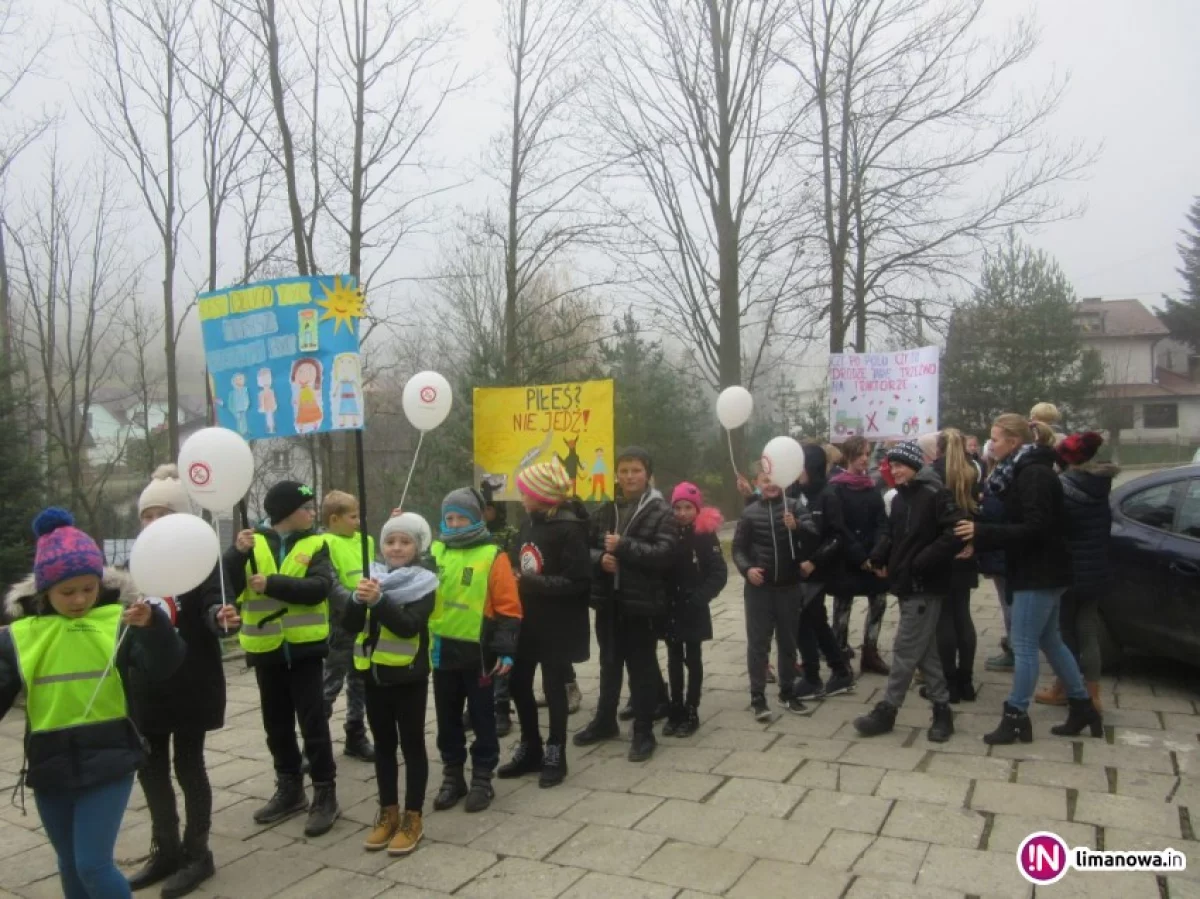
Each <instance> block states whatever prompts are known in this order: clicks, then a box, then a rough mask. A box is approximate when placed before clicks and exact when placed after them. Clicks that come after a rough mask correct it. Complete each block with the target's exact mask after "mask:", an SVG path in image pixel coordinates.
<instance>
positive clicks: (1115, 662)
mask: <svg viewBox="0 0 1200 899" xmlns="http://www.w3.org/2000/svg"><path fill="white" fill-rule="evenodd" d="M1096 639H1097V640H1098V641H1099V643H1100V670H1101V671H1114V670H1116V669H1117V668H1120V667H1121V659H1122V657H1123V656H1124V655H1125V650H1124V649H1123V648H1122V647H1121V644H1120V643H1118V642H1117V641H1116V640H1115V639H1114V638H1113V635H1112V629H1111V628H1110V627H1109V626H1108V622H1106V621H1105V620H1104V613H1103V612H1101V613H1100V614H1099V615H1097V616H1096Z"/></svg>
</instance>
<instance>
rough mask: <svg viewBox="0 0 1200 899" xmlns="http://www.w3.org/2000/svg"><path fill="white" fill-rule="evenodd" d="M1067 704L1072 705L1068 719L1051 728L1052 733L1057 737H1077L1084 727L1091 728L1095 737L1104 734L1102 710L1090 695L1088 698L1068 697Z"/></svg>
mask: <svg viewBox="0 0 1200 899" xmlns="http://www.w3.org/2000/svg"><path fill="white" fill-rule="evenodd" d="M1067 705H1068V706H1069V707H1070V708H1069V711H1068V712H1067V720H1066V721H1065V722H1063V723H1062V724H1056V725H1054V727H1052V728H1050V733H1052V734H1054V735H1055V736H1056V737H1077V736H1079V735H1080V734H1081V733H1083V730H1084V728H1089V732H1090V733H1091V735H1092V736H1093V737H1102V736H1104V719H1103V718H1101V717H1100V712H1099V711H1098V710H1097V709H1096V705H1095V703H1093V702H1092V700H1091V698H1090V697H1089V698H1088V699H1070V698H1068V699H1067Z"/></svg>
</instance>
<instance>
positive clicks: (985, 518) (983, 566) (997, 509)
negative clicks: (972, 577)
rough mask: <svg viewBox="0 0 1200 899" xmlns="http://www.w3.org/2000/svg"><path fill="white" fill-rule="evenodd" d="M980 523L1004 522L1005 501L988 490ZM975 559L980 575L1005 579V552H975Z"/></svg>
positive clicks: (980, 514)
mask: <svg viewBox="0 0 1200 899" xmlns="http://www.w3.org/2000/svg"><path fill="white" fill-rule="evenodd" d="M978 520H979V521H982V522H985V523H999V522H1002V521H1004V500H1002V499H1001V498H1000V497H998V496H996V495H995V494H994V493H992V492H991V491H990V490H987V489H986V488H985V489H984V491H983V500H982V501H981V502H980V504H979V518H978ZM975 559H976V561H977V562H978V563H979V573H980V574H984V575H987V576H988V577H1004V550H997V549H992V550H988V551H987V552H981V551H979V550H978V549H977V550H976V551H975Z"/></svg>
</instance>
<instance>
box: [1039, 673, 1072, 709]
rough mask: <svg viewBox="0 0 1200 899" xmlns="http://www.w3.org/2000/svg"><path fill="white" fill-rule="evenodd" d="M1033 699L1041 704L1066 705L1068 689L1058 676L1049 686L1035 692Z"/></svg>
mask: <svg viewBox="0 0 1200 899" xmlns="http://www.w3.org/2000/svg"><path fill="white" fill-rule="evenodd" d="M1033 701H1034V702H1036V703H1039V704H1040V705H1066V704H1067V690H1066V687H1064V686H1063V682H1062V681H1060V680H1059V679H1058V678H1057V677H1056V678H1055V679H1054V683H1052V684H1051V685H1050V686H1048V687H1044V688H1043V689H1041V690H1038V691H1037V692H1036V693H1034V694H1033Z"/></svg>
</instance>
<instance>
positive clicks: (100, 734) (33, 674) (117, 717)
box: [0, 509, 184, 899]
mask: <svg viewBox="0 0 1200 899" xmlns="http://www.w3.org/2000/svg"><path fill="white" fill-rule="evenodd" d="M33 529H34V533H35V534H36V535H37V537H38V542H37V557H36V560H35V562H34V589H35V591H36V592H35V595H34V596H33V598H32V601H29V602H26V601H25V600H26V599H27V597H26V596H18V595H16V592H17V591H14V593H10V595H9V601H8V611H9V613H10V614H18V615H22V614H23V616H24V617H20V618H18V619H17V620H16V621H15V622H13V624H12V626H11V627H10V628H8V629H7V630H5V631H3V632H0V715H3V714H6V713H7V712H8V710H9V709H10V708H11V707H12V704H13V701H14V700H15V699H16V697H17V694H18V693H19V692H20V690H21V688H22V687H24V688H25V692H26V702H25V716H26V724H25V757H26V765H25V767H26V770H25V773H24V783H26V784H28V785H29V786H30V788H32V790H33V795H34V799H35V800H36V802H37V808H38V814H39V815H40V816H41V819H42V824H43V825H44V826H45V828H46V834H47V835H48V836H49V837H50V842H51V844H52V845H53V846H54V851H55V853H56V854H57V856H58V872H59V877H60V879H61V881H62V895H63V896H66V897H67V899H122V897H129V896H132V893H131V891H130V888H129V881H127V880H126V879H125V876H124V875H123V874H122V873H121V871H120V870H119V869H118V868H117V866H116V863H115V862H114V861H113V850H114V848H115V846H116V842H117V833H118V831H119V830H120V828H121V819H122V818H123V817H124V814H125V807H126V805H128V803H129V795H130V793H131V791H132V790H133V776H134V772H136V771H137V769H138V768H139V767H140V766H141V765H142V763H143V762H144V761H145V758H146V756H145V752H144V750H143V749H142V742H141V739H140V738H139V736H138V732H137V729H136V728H135V727H134V725H133V722H132V721H131V720H130V718H129V710H128V699H127V687H128V683H129V674H130V672H131V671H132V670H134V669H137V670H139V671H140V672H142V673H144V674H145V675H146V676H147V677H149V678H153V679H160V678H161V679H164V680H165V679H166V678H168V677H170V676H171V675H172V674H174V673H175V670H176V669H177V668H178V667H179V665H180V663H181V662H182V661H183V656H184V647H183V642H182V640H180V638H179V635H178V634H177V633H176V632H175V629H174V627H173V626H172V625H171V622H170V620H169V618H168V617H167V614H166V612H165V611H164V610H163V609H161V608H157V607H155V606H153V605H151V604H150V603H148V602H145V601H135V599H134V594H133V591H132V588H130V590H129V591H128V592H124V591H122V589H120V587H114V586H113V584H114V583H117V582H119V579H120V577H121V576H120V574H119V573H113V572H106V571H105V569H104V557H103V555H102V554H101V553H100V549H99V547H98V546H97V545H96V543H95V541H94V540H92V538H91V537H89V536H88V535H87V534H85V533H83V531H81V530H78V529H77V528H75V527H74V520H73V519H72V518H71V515H70V513H68V512H66V511H65V510H63V509H46V510H45V511H44V512H42V513H41V514H40V515H38V517H37V519H36V520H35V521H34V525H33ZM125 602H129V603H130V604H129V605H128V606H125V605H124V603H125ZM126 629H129V636H128V638H127V639H122V633H123V632H124V631H125V630H126Z"/></svg>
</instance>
